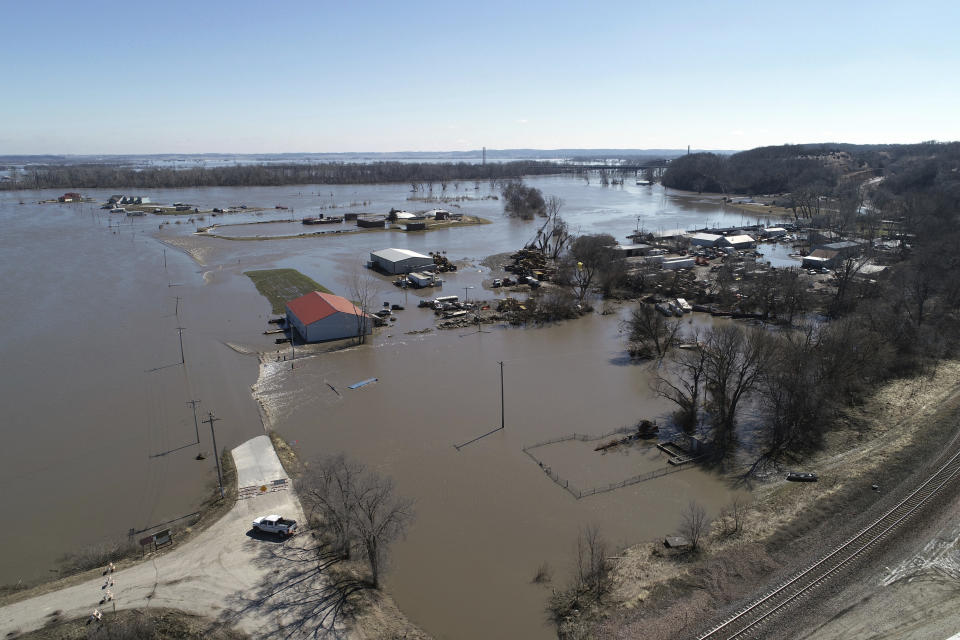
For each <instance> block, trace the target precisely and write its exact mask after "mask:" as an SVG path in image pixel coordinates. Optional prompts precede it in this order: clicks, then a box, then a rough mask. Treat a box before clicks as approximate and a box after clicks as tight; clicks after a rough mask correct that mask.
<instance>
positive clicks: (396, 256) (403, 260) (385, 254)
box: [370, 249, 436, 273]
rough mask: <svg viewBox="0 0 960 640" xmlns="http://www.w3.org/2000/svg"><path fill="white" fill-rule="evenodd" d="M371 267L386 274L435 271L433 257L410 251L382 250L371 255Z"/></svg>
mask: <svg viewBox="0 0 960 640" xmlns="http://www.w3.org/2000/svg"><path fill="white" fill-rule="evenodd" d="M370 266H371V267H373V268H375V269H379V270H380V271H383V272H385V273H410V272H411V271H425V270H426V271H433V269H434V268H435V266H436V265H434V262H433V257H432V256H425V255H423V254H422V253H417V252H416V251H410V250H409V249H381V250H380V251H374V252H373V253H371V254H370Z"/></svg>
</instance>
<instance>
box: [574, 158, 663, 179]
mask: <svg viewBox="0 0 960 640" xmlns="http://www.w3.org/2000/svg"><path fill="white" fill-rule="evenodd" d="M669 164H670V161H669V160H653V161H650V162H640V163H637V162H622V163H607V164H597V163H592V162H564V163H561V164H558V165H557V167H558V168H559V169H560V171H562V172H574V173H579V172H582V171H620V172H622V173H627V172H633V173H640V172H641V171H646V170H648V169H649V170H651V171H653V173H654V175H660V174H662V173H663V172H664V171H666V169H667V165H669Z"/></svg>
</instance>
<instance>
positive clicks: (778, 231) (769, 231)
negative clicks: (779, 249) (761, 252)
mask: <svg viewBox="0 0 960 640" xmlns="http://www.w3.org/2000/svg"><path fill="white" fill-rule="evenodd" d="M760 233H761V234H762V235H763V236H764V237H767V238H782V237H783V236H785V235H787V230H786V229H784V228H783V227H767V228H766V229H763V230H762V231H760Z"/></svg>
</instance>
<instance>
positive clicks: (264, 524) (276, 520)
mask: <svg viewBox="0 0 960 640" xmlns="http://www.w3.org/2000/svg"><path fill="white" fill-rule="evenodd" d="M296 528H297V521H296V520H287V519H286V518H281V517H280V516H278V515H269V516H260V517H259V518H257V519H256V520H254V521H253V530H254V531H262V532H264V533H278V534H280V535H282V536H290V535H293V532H294V531H295V530H296Z"/></svg>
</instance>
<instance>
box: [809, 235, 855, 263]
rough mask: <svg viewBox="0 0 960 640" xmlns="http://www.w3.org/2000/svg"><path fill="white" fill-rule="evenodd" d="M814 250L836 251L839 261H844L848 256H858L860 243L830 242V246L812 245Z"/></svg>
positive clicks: (850, 241)
mask: <svg viewBox="0 0 960 640" xmlns="http://www.w3.org/2000/svg"><path fill="white" fill-rule="evenodd" d="M813 248H814V249H815V250H816V249H826V250H827V251H836V252H837V253H839V254H840V259H841V260H843V259H846V258H849V257H850V256H856V255H859V254H860V243H859V242H854V241H852V240H844V241H842V242H831V243H830V244H822V245H814V247H813Z"/></svg>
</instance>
